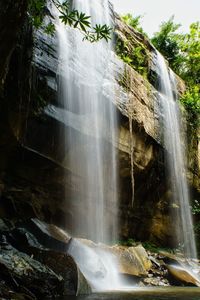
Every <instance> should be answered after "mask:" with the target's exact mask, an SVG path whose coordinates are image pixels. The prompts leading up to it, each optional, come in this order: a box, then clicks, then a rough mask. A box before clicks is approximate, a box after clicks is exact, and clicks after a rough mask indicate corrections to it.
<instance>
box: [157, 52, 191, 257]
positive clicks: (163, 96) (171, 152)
mask: <svg viewBox="0 0 200 300" xmlns="http://www.w3.org/2000/svg"><path fill="white" fill-rule="evenodd" d="M157 73H158V75H159V87H158V88H159V92H160V94H159V96H160V105H161V112H162V116H163V129H164V144H165V148H166V150H167V151H166V164H167V171H168V176H169V182H170V187H171V188H172V201H173V205H175V206H176V207H177V213H176V215H175V216H174V217H175V218H176V219H175V220H174V224H177V228H176V233H175V232H174V233H175V234H176V240H177V245H176V246H178V244H180V245H181V246H183V250H184V254H185V256H186V257H188V258H196V257H197V253H196V244H195V237H194V229H193V221H192V214H191V209H190V198H189V190H188V185H187V180H186V168H185V162H186V155H185V151H184V149H185V145H184V141H183V137H182V135H181V128H182V125H181V120H180V110H179V105H178V103H177V102H176V94H177V91H176V80H175V76H174V74H173V73H172V72H171V73H169V70H168V68H167V65H166V62H165V60H164V58H163V57H162V55H161V54H160V53H158V52H157Z"/></svg>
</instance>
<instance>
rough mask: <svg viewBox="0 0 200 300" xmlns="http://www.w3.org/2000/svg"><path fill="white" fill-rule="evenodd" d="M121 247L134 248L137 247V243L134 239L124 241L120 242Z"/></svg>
mask: <svg viewBox="0 0 200 300" xmlns="http://www.w3.org/2000/svg"><path fill="white" fill-rule="evenodd" d="M117 244H119V245H121V246H127V247H132V246H135V245H136V241H135V240H134V239H128V240H124V241H118V243H117Z"/></svg>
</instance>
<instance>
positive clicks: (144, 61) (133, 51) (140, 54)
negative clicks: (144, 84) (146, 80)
mask: <svg viewBox="0 0 200 300" xmlns="http://www.w3.org/2000/svg"><path fill="white" fill-rule="evenodd" d="M116 53H117V55H118V56H119V57H120V58H121V59H122V60H123V61H124V62H125V63H127V64H128V65H130V66H131V67H133V68H134V69H135V70H136V71H137V72H138V73H140V74H141V75H143V76H144V77H147V71H148V68H147V65H148V56H147V54H146V49H145V47H144V46H143V45H142V44H141V45H138V46H135V47H132V46H130V45H129V41H128V40H127V41H122V40H120V39H119V38H118V39H117V43H116Z"/></svg>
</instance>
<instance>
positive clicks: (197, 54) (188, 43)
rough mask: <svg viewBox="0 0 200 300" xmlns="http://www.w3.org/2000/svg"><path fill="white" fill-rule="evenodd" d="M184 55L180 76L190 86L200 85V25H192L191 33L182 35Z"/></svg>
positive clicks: (181, 41)
mask: <svg viewBox="0 0 200 300" xmlns="http://www.w3.org/2000/svg"><path fill="white" fill-rule="evenodd" d="M179 47H180V51H181V53H182V57H183V59H182V66H181V72H179V74H180V76H181V77H182V78H183V79H184V80H185V81H186V82H187V83H188V84H189V85H199V84H200V23H199V22H196V23H192V24H191V25H190V32H189V33H188V34H185V35H182V38H181V39H180V40H179Z"/></svg>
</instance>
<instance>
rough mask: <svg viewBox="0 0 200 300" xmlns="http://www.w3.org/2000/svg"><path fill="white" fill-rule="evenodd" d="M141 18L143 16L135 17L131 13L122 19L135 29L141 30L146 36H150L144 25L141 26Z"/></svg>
mask: <svg viewBox="0 0 200 300" xmlns="http://www.w3.org/2000/svg"><path fill="white" fill-rule="evenodd" d="M141 19H142V16H141V15H139V16H136V17H134V16H133V15H131V14H126V15H124V16H122V20H123V21H124V22H125V23H126V24H127V25H129V26H131V27H133V28H134V29H135V30H137V31H139V32H140V33H142V34H143V35H144V36H146V37H148V36H147V34H146V32H144V30H143V28H142V26H141V23H140V22H141Z"/></svg>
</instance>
